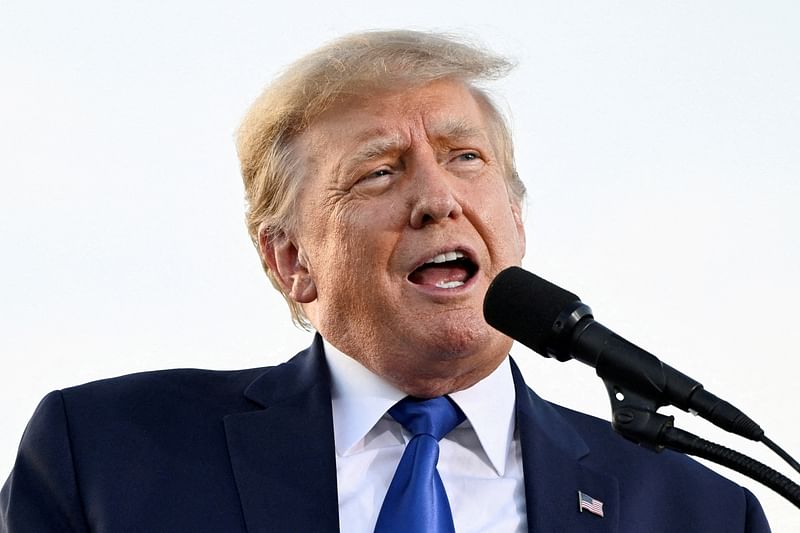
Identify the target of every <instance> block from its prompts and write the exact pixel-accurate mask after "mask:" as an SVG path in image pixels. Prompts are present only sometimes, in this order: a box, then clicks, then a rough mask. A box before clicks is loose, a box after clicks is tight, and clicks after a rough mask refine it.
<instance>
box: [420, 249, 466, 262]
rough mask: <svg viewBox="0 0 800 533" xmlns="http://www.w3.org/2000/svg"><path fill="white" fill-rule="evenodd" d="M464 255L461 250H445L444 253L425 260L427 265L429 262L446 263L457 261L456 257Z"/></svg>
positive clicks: (459, 257)
mask: <svg viewBox="0 0 800 533" xmlns="http://www.w3.org/2000/svg"><path fill="white" fill-rule="evenodd" d="M462 257H464V254H462V253H461V252H445V253H443V254H439V255H437V256H434V257H432V258H430V259H428V260H427V261H425V264H426V265H427V264H429V263H444V262H445V261H455V260H456V259H461V258H462Z"/></svg>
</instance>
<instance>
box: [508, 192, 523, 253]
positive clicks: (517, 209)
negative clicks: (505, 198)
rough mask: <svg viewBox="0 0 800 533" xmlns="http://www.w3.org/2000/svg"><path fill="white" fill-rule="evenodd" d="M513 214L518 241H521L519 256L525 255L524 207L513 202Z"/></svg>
mask: <svg viewBox="0 0 800 533" xmlns="http://www.w3.org/2000/svg"><path fill="white" fill-rule="evenodd" d="M511 214H512V216H513V217H514V224H515V225H516V226H517V242H518V243H519V251H520V254H519V258H520V260H521V259H522V258H523V257H525V224H524V223H523V222H522V207H521V206H520V205H519V204H517V203H516V202H511Z"/></svg>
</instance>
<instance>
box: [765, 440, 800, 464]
mask: <svg viewBox="0 0 800 533" xmlns="http://www.w3.org/2000/svg"><path fill="white" fill-rule="evenodd" d="M760 440H761V442H763V443H764V445H766V447H767V448H769V449H770V450H772V451H773V452H775V453H776V454H778V455H779V456H780V458H781V459H783V460H784V461H786V462H787V463H789V464H790V465H791V467H792V468H794V469H795V470H796V471H798V472H800V463H798V462H797V461H795V460H794V458H792V456H791V455H789V454H788V453H786V451H785V450H784V449H783V448H781V447H780V446H778V445H777V444H775V443H774V442H772V441H771V440H770V439H768V438H767V437H766V436H765V435H762V436H761V439H760Z"/></svg>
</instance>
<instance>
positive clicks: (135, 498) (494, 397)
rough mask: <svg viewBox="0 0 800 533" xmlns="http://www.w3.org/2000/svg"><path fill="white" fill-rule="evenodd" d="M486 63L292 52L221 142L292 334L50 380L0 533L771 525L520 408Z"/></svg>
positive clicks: (688, 477) (418, 37) (521, 239)
mask: <svg viewBox="0 0 800 533" xmlns="http://www.w3.org/2000/svg"><path fill="white" fill-rule="evenodd" d="M508 68H509V64H508V63H507V62H506V61H504V60H503V59H501V58H498V57H495V56H493V55H491V54H488V53H487V52H485V51H482V50H480V49H477V48H474V47H471V46H468V45H465V44H462V43H460V42H458V41H456V40H454V39H450V38H447V37H444V36H439V35H432V34H425V33H418V32H403V31H401V32H370V33H364V34H359V35H353V36H349V37H346V38H344V39H341V40H339V41H337V42H335V43H332V44H330V45H328V46H327V47H324V48H322V49H320V50H318V51H317V52H314V53H312V54H311V55H309V56H307V57H305V58H303V59H301V60H300V61H298V62H297V63H295V64H294V65H292V66H291V67H290V68H289V69H288V70H287V71H286V72H285V73H284V74H283V75H282V76H281V77H280V78H279V79H278V80H276V81H275V82H274V83H273V84H272V85H271V86H270V87H269V88H268V89H267V90H266V91H265V92H264V94H263V95H262V96H261V97H260V98H259V99H258V100H257V101H256V103H255V104H254V106H253V107H252V109H251V110H250V112H249V114H248V115H247V117H246V119H245V121H244V124H243V125H242V129H241V132H240V138H239V153H240V158H241V162H242V173H243V176H244V181H245V188H246V193H247V198H248V202H249V211H248V227H249V230H250V234H251V237H252V238H253V240H254V242H255V244H256V245H257V247H258V248H259V250H260V253H261V257H262V261H263V264H264V267H265V270H266V272H267V274H268V276H269V277H270V279H271V281H272V282H273V284H274V285H275V286H276V288H278V290H280V291H281V292H282V293H283V294H284V296H285V297H286V300H287V302H288V303H289V306H290V309H291V311H292V314H293V317H294V319H295V321H296V322H297V323H299V324H301V325H305V326H313V328H314V329H316V331H317V332H318V335H317V336H316V338H315V341H314V344H313V345H312V346H311V347H310V348H309V349H308V350H306V351H304V352H301V353H300V354H298V355H297V356H296V357H295V358H293V359H291V360H290V361H289V362H287V363H285V364H283V365H280V366H278V367H274V368H268V369H252V370H243V371H238V372H209V371H200V370H178V371H165V372H154V373H147V374H138V375H133V376H126V377H122V378H116V379H111V380H105V381H100V382H96V383H91V384H88V385H84V386H81V387H76V388H72V389H66V390H64V391H57V392H54V393H51V394H50V395H48V396H47V397H46V398H45V400H43V402H42V404H41V405H40V406H39V408H38V409H37V412H36V413H35V414H34V417H33V419H32V420H31V422H30V424H29V426H28V429H27V430H26V432H25V435H24V437H23V441H22V444H21V446H20V452H19V456H18V459H17V463H16V466H15V468H14V471H13V472H12V475H11V477H10V478H9V480H8V482H7V483H6V485H5V486H4V488H3V491H2V498H1V499H0V503H1V504H2V505H0V523H2V530H3V531H114V532H116V531H225V532H233V531H249V532H256V531H337V530H339V529H341V530H342V531H373V530H376V531H434V530H436V531H440V530H441V531H453V530H455V531H459V532H463V531H542V532H551V531H559V532H561V531H606V532H611V531H620V532H623V531H624V532H643V531H647V532H654V531H665V532H666V531H702V532H729V531H768V529H769V528H768V526H767V524H766V520H765V518H764V516H763V513H762V511H761V508H760V506H759V505H758V503H757V501H755V499H754V497H753V496H752V495H751V494H750V493H749V492H747V491H746V490H745V489H742V488H741V487H738V486H736V485H734V484H733V483H731V482H729V481H727V480H725V479H724V478H722V477H720V476H718V475H716V474H714V473H712V472H710V471H708V470H706V469H705V468H704V467H702V466H700V465H698V464H697V463H695V462H693V461H691V460H689V459H687V458H685V457H683V456H681V455H678V454H673V453H669V452H666V453H662V454H654V453H651V452H649V451H647V450H643V449H640V448H638V447H636V446H635V445H633V444H631V443H628V442H626V441H624V440H623V439H621V438H620V437H618V436H616V435H615V434H613V432H612V431H611V430H610V427H609V424H608V423H606V422H603V421H599V420H596V419H593V418H591V417H588V416H585V415H582V414H579V413H575V412H573V411H569V410H567V409H564V408H561V407H557V406H553V405H551V404H548V403H546V402H544V401H542V400H541V399H539V398H538V397H537V396H535V395H534V394H533V393H532V392H531V391H530V390H529V389H528V388H527V387H526V386H525V384H524V382H523V380H522V377H521V376H520V374H519V372H518V370H517V369H516V367H515V366H514V365H513V363H512V362H511V361H510V360H509V358H508V351H509V349H510V347H511V340H510V339H509V338H508V337H505V336H504V335H502V334H500V333H499V332H497V331H495V330H493V329H492V328H490V327H489V326H488V325H487V324H486V323H485V322H484V320H483V318H482V302H483V297H484V294H485V292H486V289H487V286H488V284H489V283H490V281H491V280H492V279H493V277H494V276H495V275H496V274H497V273H499V272H500V271H501V270H503V269H504V268H506V267H508V266H511V265H518V264H519V263H520V261H521V259H522V257H523V254H524V251H525V234H524V229H523V224H522V221H521V215H520V211H521V204H522V201H523V196H524V187H523V185H522V183H521V181H520V180H519V178H518V176H517V174H516V172H515V170H514V163H513V150H512V145H511V140H510V136H509V132H508V129H507V127H506V125H505V123H504V121H503V118H502V116H501V115H500V113H498V111H497V109H496V108H495V106H494V105H493V104H492V102H491V100H490V99H489V97H488V96H487V94H486V93H485V92H483V91H481V90H479V89H477V88H476V86H475V83H476V82H478V81H480V80H484V79H493V78H496V77H498V76H500V75H502V74H504V73H505V72H506V71H507V70H508ZM407 397H410V398H407ZM431 405H435V406H436V407H435V409H434V408H431V409H429V406H431ZM409 409H410V411H409ZM430 410H439V411H442V412H445V411H446V415H443V416H444V418H446V419H447V420H449V426H448V427H447V428H446V429H442V430H441V431H440V424H439V422H438V421H435V422H430V420H432V419H429V418H425V417H427V416H428V413H429V411H430ZM409 413H411V414H409ZM420 413H422V414H420ZM432 416H433V415H432ZM415 417H416V418H415ZM423 419H424V420H425V423H426V424H428V423H429V422H430V427H432V428H434V429H430V428H428V429H424V430H422V431H418V430H417V429H414V424H415V423H416V421H419V420H423ZM437 420H438V419H437ZM445 425H446V424H444V425H441V427H444V426H445ZM418 433H419V434H418ZM438 433H442V434H438ZM437 440H438V441H439V442H438V443H437ZM407 452H408V453H407ZM437 454H438V461H437V459H436V457H437ZM423 462H425V464H426V465H427V466H425V465H423V464H422V463H423ZM421 472H422V473H421ZM417 482H419V483H417ZM421 495H424V498H427V499H424V501H421V500H422V496H421ZM420 520H421V521H422V522H420ZM434 523H435V524H436V525H435V526H434V525H433V524H434ZM434 527H436V528H441V529H434Z"/></svg>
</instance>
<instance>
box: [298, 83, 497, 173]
mask: <svg viewBox="0 0 800 533" xmlns="http://www.w3.org/2000/svg"><path fill="white" fill-rule="evenodd" d="M487 130H488V127H487V120H486V114H485V112H484V109H483V107H482V105H481V103H480V102H479V101H478V100H477V99H476V98H475V97H474V96H473V94H472V91H471V90H470V89H469V88H468V87H467V86H466V85H465V84H464V83H461V82H459V81H455V80H439V81H434V82H431V83H429V84H427V85H423V86H421V87H414V88H406V89H403V90H381V91H375V92H373V93H372V94H370V95H366V96H361V95H359V96H351V97H349V98H346V99H344V100H343V101H341V102H338V103H337V104H336V105H334V106H333V107H332V108H330V109H328V110H327V111H326V112H325V113H323V114H322V115H320V116H319V117H317V118H316V119H315V120H314V121H313V122H312V123H311V125H310V126H309V128H308V129H307V130H306V131H305V132H304V133H303V134H302V135H301V136H300V137H299V138H298V141H299V142H300V144H301V145H305V146H306V147H307V155H308V156H310V157H311V158H312V159H313V160H317V161H319V160H320V159H321V158H325V156H326V155H331V153H332V152H341V151H347V150H352V149H354V148H356V147H359V146H362V145H365V144H376V146H377V145H380V144H381V143H382V142H385V143H391V144H396V143H409V142H411V138H410V137H412V136H415V135H417V136H419V135H425V136H426V137H428V138H429V140H431V141H434V140H436V139H437V138H446V137H454V138H466V137H469V138H473V137H482V138H488V132H487Z"/></svg>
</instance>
